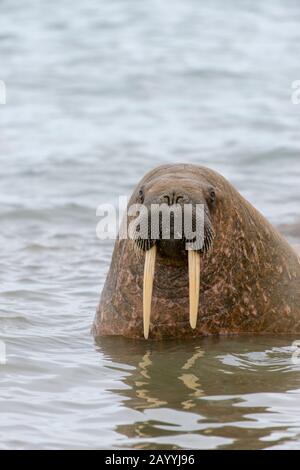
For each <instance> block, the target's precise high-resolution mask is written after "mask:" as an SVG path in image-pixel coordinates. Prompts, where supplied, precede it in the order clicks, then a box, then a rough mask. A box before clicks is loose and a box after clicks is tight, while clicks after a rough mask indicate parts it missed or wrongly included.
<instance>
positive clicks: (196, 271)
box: [188, 250, 200, 330]
mask: <svg viewBox="0 0 300 470" xmlns="http://www.w3.org/2000/svg"><path fill="white" fill-rule="evenodd" d="M188 252H189V284H190V325H191V327H192V328H193V330H194V329H195V328H196V325H197V316H198V306H199V295H200V254H199V253H198V252H197V251H193V250H188Z"/></svg>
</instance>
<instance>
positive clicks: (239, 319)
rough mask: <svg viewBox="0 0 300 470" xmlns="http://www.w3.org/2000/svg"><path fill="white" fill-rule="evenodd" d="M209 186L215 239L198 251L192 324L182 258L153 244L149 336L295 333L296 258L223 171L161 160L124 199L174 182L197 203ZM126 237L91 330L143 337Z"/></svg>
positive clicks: (298, 323)
mask: <svg viewBox="0 0 300 470" xmlns="http://www.w3.org/2000/svg"><path fill="white" fill-rule="evenodd" d="M208 186H213V187H214V188H215V191H216V195H217V202H216V205H215V208H214V210H213V211H212V212H211V219H212V224H213V227H214V230H215V232H216V237H215V240H214V243H213V247H212V248H211V249H210V250H209V251H208V253H206V254H203V255H201V292H200V305H199V312H198V323H197V327H196V329H195V330H192V329H191V327H190V325H189V284H188V265H187V256H186V255H181V256H178V257H176V256H175V257H170V258H168V257H165V256H161V254H160V253H159V250H158V254H157V259H156V266H155V278H154V286H153V299H152V313H151V324H150V336H149V339H162V338H175V337H177V338H192V337H201V336H207V335H228V334H242V333H256V334H260V333H263V334H282V333H285V334H286V333H291V334H295V333H299V332H300V259H299V257H298V255H297V253H296V251H295V250H294V249H293V248H292V247H291V246H290V245H289V244H288V242H287V241H286V240H285V239H284V238H283V237H282V236H281V235H280V234H279V233H278V232H277V231H276V230H275V228H273V227H272V225H271V224H270V223H269V222H268V221H267V220H266V219H265V218H264V217H263V216H262V215H261V214H260V213H259V212H258V211H257V210H256V209H255V208H254V207H253V206H252V205H251V204H250V203H249V202H247V201H246V200H245V199H244V198H243V197H242V196H241V195H240V194H239V193H238V192H237V191H236V190H235V189H234V187H233V186H232V185H231V184H230V183H228V182H227V181H226V180H225V179H224V178H223V177H222V176H221V175H219V174H217V173H216V172H214V171H212V170H209V169H207V168H204V167H198V166H194V165H185V164H178V165H165V166H162V167H158V168H156V169H154V170H153V171H151V172H150V173H148V174H147V175H146V176H145V177H144V179H143V180H142V181H141V182H140V183H139V185H138V186H137V188H136V189H135V191H134V193H133V195H132V198H131V200H130V202H129V204H133V203H135V202H137V201H138V194H139V188H141V187H144V188H145V191H146V194H148V195H149V194H151V193H153V194H154V193H155V194H159V192H160V191H162V192H163V191H164V190H168V189H170V188H175V189H176V191H182V192H184V193H186V192H188V193H191V194H193V195H194V196H195V194H196V195H198V201H199V203H201V201H202V200H203V197H204V195H205V188H207V187H208ZM132 244H133V242H132V241H130V240H117V241H116V244H115V249H114V253H113V257H112V262H111V266H110V270H109V273H108V276H107V279H106V283H105V286H104V289H103V292H102V296H101V300H100V304H99V307H98V309H97V313H96V317H95V321H94V326H93V334H94V335H95V336H107V335H122V336H125V337H130V338H143V321H142V318H143V270H144V257H145V254H144V253H143V252H141V254H140V256H137V254H136V250H133V245H132Z"/></svg>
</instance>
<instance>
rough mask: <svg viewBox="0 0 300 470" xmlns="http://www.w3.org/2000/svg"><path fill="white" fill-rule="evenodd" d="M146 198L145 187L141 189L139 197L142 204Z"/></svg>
mask: <svg viewBox="0 0 300 470" xmlns="http://www.w3.org/2000/svg"><path fill="white" fill-rule="evenodd" d="M144 198H145V197H144V191H143V188H141V189H140V190H139V199H140V201H141V203H142V204H143V202H144Z"/></svg>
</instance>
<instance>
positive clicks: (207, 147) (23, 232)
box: [0, 0, 300, 449]
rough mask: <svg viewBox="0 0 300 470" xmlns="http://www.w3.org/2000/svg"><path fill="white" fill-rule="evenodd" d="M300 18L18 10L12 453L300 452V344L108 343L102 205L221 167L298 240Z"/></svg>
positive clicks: (93, 7) (2, 180) (8, 176)
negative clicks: (171, 177)
mask: <svg viewBox="0 0 300 470" xmlns="http://www.w3.org/2000/svg"><path fill="white" fill-rule="evenodd" d="M299 22H300V4H299V2H296V1H292V0H281V1H280V0H272V1H271V0H267V1H265V2H260V1H259V0H251V1H250V0H249V1H247V0H245V1H238V0H229V1H227V2H224V1H222V0H212V1H207V2H199V1H198V0H186V1H182V0H181V1H180V0H163V1H158V0H151V1H150V0H145V1H143V2H142V1H139V0H100V1H99V0H88V1H85V2H82V1H80V0H72V1H71V0H64V1H58V0H52V1H50V0H44V1H41V2H36V1H34V0H27V1H24V2H19V1H17V0H0V80H3V81H4V82H5V84H6V92H7V102H6V105H0V249H1V257H0V299H1V303H0V361H2V364H0V377H1V379H0V448H1V449H56V448H57V449H62V448H65V449H74V448H83V449H91V448H109V449H120V448H129V449H170V448H173V449H198V448H199V449H202V448H205V449H287V448H293V449H300V362H299V361H292V354H293V352H294V351H295V348H293V346H292V343H293V341H294V340H296V339H300V338H293V337H264V336H262V337H253V336H247V337H231V338H210V339H204V340H198V341H196V342H195V341H185V342H180V341H171V342H167V341H166V342H161V343H153V342H151V341H148V342H146V341H137V342H136V341H130V340H125V339H122V338H106V339H103V340H101V341H99V342H98V343H97V344H96V343H95V342H94V339H93V338H92V336H91V335H90V327H91V324H92V321H93V317H94V313H95V309H96V305H97V302H98V299H99V295H100V292H101V289H102V286H103V283H104V280H105V277H106V273H107V270H108V267H109V263H110V257H111V252H112V247H113V244H112V242H107V241H105V242H104V241H100V240H99V239H98V238H97V237H96V225H97V222H98V219H97V217H96V209H97V206H98V205H99V204H103V203H113V204H117V201H118V196H119V195H130V193H131V191H132V189H133V187H134V186H135V184H136V183H137V182H138V180H139V179H140V178H141V177H142V176H143V175H144V174H145V172H146V171H148V170H149V169H151V168H153V167H154V166H156V165H159V164H162V163H169V162H190V163H196V164H203V165H207V166H209V167H211V168H213V169H215V170H217V171H220V172H221V173H222V174H224V175H225V176H226V177H227V178H228V179H229V180H230V181H231V182H232V183H233V184H234V185H235V186H236V187H237V188H238V189H239V190H240V191H241V193H242V194H243V195H244V196H245V197H246V198H248V199H249V200H250V201H251V202H252V203H253V204H254V205H255V206H256V207H257V208H258V209H259V210H260V211H261V212H262V213H263V214H264V215H265V216H266V217H267V218H268V219H269V220H271V222H272V223H273V224H275V225H276V226H277V227H278V228H279V230H281V231H282V232H283V233H284V234H285V235H286V236H287V237H288V239H289V240H290V241H291V243H300V204H299V203H300V186H299V181H300V153H299V151H300V140H299V136H300V105H295V104H292V101H291V95H292V91H293V90H292V82H293V81H295V80H299V79H300V62H299V52H300V27H299ZM0 101H1V100H0ZM4 349H6V356H5V354H4ZM5 357H6V364H4V359H5ZM297 362H298V363H297Z"/></svg>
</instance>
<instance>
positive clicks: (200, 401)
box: [98, 337, 300, 449]
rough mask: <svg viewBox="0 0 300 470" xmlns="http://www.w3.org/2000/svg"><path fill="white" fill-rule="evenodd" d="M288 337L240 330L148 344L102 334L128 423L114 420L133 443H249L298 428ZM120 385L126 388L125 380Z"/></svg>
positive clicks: (299, 385) (277, 440) (287, 436)
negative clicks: (130, 413) (130, 417)
mask: <svg viewBox="0 0 300 470" xmlns="http://www.w3.org/2000/svg"><path fill="white" fill-rule="evenodd" d="M292 341H293V338H290V337H280V338H272V337H259V338H254V337H253V338H252V337H240V338H226V339H225V338H223V339H218V338H213V339H212V338H210V339H204V340H202V341H199V340H198V341H187V342H181V341H170V342H163V343H151V342H144V341H129V340H126V339H122V338H103V339H102V340H100V342H99V343H98V347H99V348H100V351H101V352H102V354H104V356H105V358H106V359H107V366H106V367H108V368H109V369H114V370H116V369H118V368H120V370H123V372H124V369H123V368H124V367H126V374H125V377H124V373H123V375H122V377H121V381H122V387H120V388H118V389H117V390H113V391H112V393H114V394H117V395H118V396H119V397H121V398H122V404H123V406H125V407H126V408H127V409H131V410H135V411H139V412H140V413H139V415H138V418H137V419H136V420H135V421H134V422H128V423H126V424H122V425H119V426H117V428H116V431H117V432H118V433H120V434H121V435H122V436H126V437H127V438H128V439H129V441H128V446H130V447H134V448H152V449H153V448H154V447H155V448H158V449H161V448H195V447H197V448H235V449H237V448H255V449H262V448H267V447H271V446H272V445H275V444H276V445H280V444H282V445H287V444H286V443H287V442H293V441H295V439H296V438H297V437H298V438H299V435H300V425H298V423H299V422H300V421H299V419H300V406H299V403H300V401H299V399H300V390H299V389H300V373H299V372H300V366H297V365H294V364H292V362H291V354H292V348H291V343H292ZM124 386H125V387H124Z"/></svg>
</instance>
